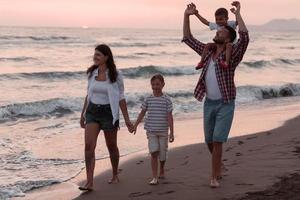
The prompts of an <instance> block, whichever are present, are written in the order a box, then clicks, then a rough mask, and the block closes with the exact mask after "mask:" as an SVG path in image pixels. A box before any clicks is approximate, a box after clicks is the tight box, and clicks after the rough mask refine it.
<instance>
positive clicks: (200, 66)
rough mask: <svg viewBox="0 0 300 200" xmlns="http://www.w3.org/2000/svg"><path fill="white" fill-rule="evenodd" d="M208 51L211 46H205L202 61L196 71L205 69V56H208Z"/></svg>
mask: <svg viewBox="0 0 300 200" xmlns="http://www.w3.org/2000/svg"><path fill="white" fill-rule="evenodd" d="M208 50H209V46H208V45H205V47H204V50H203V52H202V56H201V61H200V62H199V63H198V65H197V66H196V70H198V69H201V68H203V64H204V58H205V55H206V54H207V52H208Z"/></svg>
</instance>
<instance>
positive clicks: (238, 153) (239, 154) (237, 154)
mask: <svg viewBox="0 0 300 200" xmlns="http://www.w3.org/2000/svg"><path fill="white" fill-rule="evenodd" d="M241 155H243V154H241V153H240V152H237V153H236V154H235V156H241Z"/></svg>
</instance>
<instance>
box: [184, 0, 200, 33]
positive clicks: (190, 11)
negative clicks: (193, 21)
mask: <svg viewBox="0 0 300 200" xmlns="http://www.w3.org/2000/svg"><path fill="white" fill-rule="evenodd" d="M196 12H197V10H196V6H195V4H193V3H191V4H188V5H187V8H186V9H185V11H184V18H183V37H189V36H190V35H191V28H190V15H194V14H195V13H196Z"/></svg>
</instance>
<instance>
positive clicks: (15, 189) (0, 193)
mask: <svg viewBox="0 0 300 200" xmlns="http://www.w3.org/2000/svg"><path fill="white" fill-rule="evenodd" d="M56 183H60V181H58V180H39V181H19V182H16V183H15V184H14V185H8V186H2V187H1V188H0V199H10V198H12V197H25V192H28V191H30V190H33V189H37V188H41V187H45V186H49V185H53V184H56Z"/></svg>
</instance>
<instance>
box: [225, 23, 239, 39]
mask: <svg viewBox="0 0 300 200" xmlns="http://www.w3.org/2000/svg"><path fill="white" fill-rule="evenodd" d="M224 28H226V29H227V30H228V31H229V37H230V42H233V41H234V40H235V38H236V31H235V30H234V29H233V28H232V27H231V26H224Z"/></svg>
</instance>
